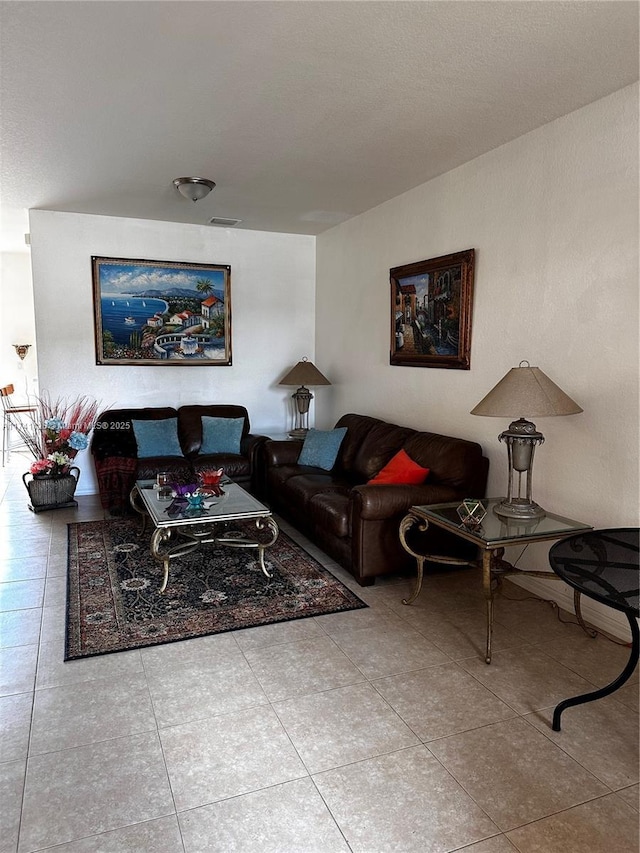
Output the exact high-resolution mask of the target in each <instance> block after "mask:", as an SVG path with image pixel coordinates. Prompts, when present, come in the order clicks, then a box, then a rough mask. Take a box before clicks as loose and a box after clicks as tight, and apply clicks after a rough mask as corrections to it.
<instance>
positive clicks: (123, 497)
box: [91, 405, 267, 515]
mask: <svg viewBox="0 0 640 853" xmlns="http://www.w3.org/2000/svg"><path fill="white" fill-rule="evenodd" d="M203 416H207V417H214V418H243V419H244V425H243V428H242V438H241V442H240V453H239V454H235V453H234V454H231V453H225V454H220V453H218V454H213V455H202V454H201V453H200V449H201V446H202V417H203ZM164 418H177V419H178V440H179V442H180V448H181V450H182V454H181V455H180V456H177V455H175V456H154V457H149V458H143V459H139V458H138V452H137V443H136V438H135V434H134V431H133V427H132V424H131V421H132V420H162V419H164ZM265 441H267V437H266V436H264V435H252V434H251V432H250V423H249V414H248V412H247V410H246V408H245V407H244V406H235V405H211V406H181V407H180V408H179V409H174V408H170V407H163V408H142V409H135V408H130V409H109V410H108V411H105V412H103V413H102V414H101V415H100V417H99V418H98V421H97V423H96V426H95V428H94V431H93V436H92V439H91V454H92V456H93V461H94V464H95V469H96V474H97V478H98V490H99V492H100V499H101V503H102V506H103V508H104V509H107V510H110V511H111V512H112V513H113V514H114V515H117V514H121V513H123V512H128V511H129V493H130V492H131V489H132V488H133V485H134V483H135V481H136V480H138V479H153V478H154V477H155V476H156V474H158V473H159V472H160V471H167V472H168V473H169V475H170V477H171V480H172V482H176V483H181V484H185V485H186V484H187V483H190V482H194V481H195V480H196V478H197V475H198V472H199V471H203V470H209V469H217V468H224V471H225V474H227V475H228V476H229V477H231V479H232V480H234V481H235V482H236V483H239V485H241V486H242V487H243V488H245V489H247V490H248V491H255V490H256V488H255V487H256V481H257V473H258V459H259V456H258V454H259V448H260V446H261V445H262V444H263V443H264V442H265Z"/></svg>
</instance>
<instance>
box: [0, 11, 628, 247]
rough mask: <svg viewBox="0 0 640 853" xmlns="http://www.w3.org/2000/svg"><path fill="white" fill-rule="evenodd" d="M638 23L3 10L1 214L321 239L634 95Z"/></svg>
mask: <svg viewBox="0 0 640 853" xmlns="http://www.w3.org/2000/svg"><path fill="white" fill-rule="evenodd" d="M638 8H639V7H638V3H637V2H616V0H613V2H610V1H609V0H605V2H578V0H571V2H544V0H540V1H539V2H538V0H534V2H505V1H504V0H498V2H479V1H478V2H476V0H474V2H457V0H456V2H402V0H399V2H367V0H363V2H346V0H343V1H342V2H340V0H338V2H316V0H300V2H271V0H260V2H251V0H249V2H239V0H234V2H216V1H215V0H205V2H171V1H170V0H169V1H168V2H154V0H150V2H39V3H34V2H7V3H3V4H2V11H1V15H2V19H1V24H2V33H1V48H2V52H1V54H0V62H1V72H2V74H1V83H0V87H1V88H0V93H1V102H0V105H1V110H2V111H1V114H0V121H1V128H0V129H1V131H2V133H1V136H2V148H1V152H2V161H1V171H0V181H1V183H0V190H1V193H2V196H1V201H2V204H3V206H5V207H6V208H9V209H12V208H13V209H20V208H43V209H50V210H62V211H76V212H81V213H97V214H106V215H111V216H121V217H136V218H143V219H158V220H168V221H174V222H190V223H198V224H205V223H207V222H208V220H209V219H210V218H211V217H213V216H219V217H232V218H236V219H241V220H242V224H241V225H240V226H239V227H241V228H251V229H258V230H260V229H263V230H268V231H285V232H293V233H301V234H318V233H320V232H321V231H323V230H324V229H326V228H328V227H331V226H332V225H334V224H336V223H337V222H341V221H344V220H346V219H348V218H349V217H351V216H354V215H355V214H358V213H360V212H362V211H364V210H367V209H369V208H371V207H373V206H375V205H377V204H380V203H381V202H383V201H385V200H387V199H389V198H392V197H393V196H396V195H398V194H399V193H402V192H404V191H405V190H408V189H410V188H411V187H414V186H417V185H418V184H420V183H423V182H424V181H427V180H429V179H430V178H433V177H434V176H436V175H439V174H442V173H443V172H446V171H448V170H449V169H452V168H454V167H455V166H458V165H460V164H462V163H465V162H467V161H469V160H471V159H473V158H474V157H477V156H478V155H480V154H482V153H484V152H486V151H489V150H491V149H493V148H495V147H497V146H499V145H501V144H503V143H505V142H507V141H509V140H511V139H514V138H515V137H518V136H520V135H522V134H524V133H527V132H528V131H530V130H532V129H534V128H536V127H539V126H540V125H542V124H545V123H546V122H549V121H552V120H553V119H555V118H557V117H559V116H561V115H564V114H566V113H568V112H571V111H572V110H575V109H577V108H579V107H581V106H583V105H585V104H587V103H590V102H592V101H594V100H597V99H598V98H601V97H603V96H605V95H607V94H609V93H611V92H613V91H615V90H617V89H619V88H621V87H623V86H626V85H628V84H630V83H632V82H634V81H635V80H637V79H638ZM182 175H200V176H203V177H207V178H211V179H212V180H214V181H216V182H217V187H216V189H215V190H214V191H213V192H212V193H211V194H210V195H209V196H208V198H206V199H205V200H203V201H200V202H198V203H196V204H194V203H193V202H190V201H188V200H186V199H184V198H182V196H180V195H179V194H178V193H177V192H176V190H175V189H174V187H173V186H172V180H173V178H176V177H179V176H182ZM5 221H6V222H7V223H8V219H5Z"/></svg>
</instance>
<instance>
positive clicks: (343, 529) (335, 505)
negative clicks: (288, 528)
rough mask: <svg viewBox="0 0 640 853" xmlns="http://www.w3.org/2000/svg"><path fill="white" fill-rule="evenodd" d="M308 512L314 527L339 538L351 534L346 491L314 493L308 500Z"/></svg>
mask: <svg viewBox="0 0 640 853" xmlns="http://www.w3.org/2000/svg"><path fill="white" fill-rule="evenodd" d="M309 512H310V513H311V515H312V517H313V524H314V527H316V528H320V529H321V530H323V531H324V532H325V533H330V534H331V535H332V536H337V537H338V538H339V539H344V538H345V537H347V536H350V535H351V529H350V521H351V513H350V512H349V493H348V492H346V491H344V492H341V491H335V492H320V493H319V494H317V495H314V496H313V497H312V498H311V500H310V501H309Z"/></svg>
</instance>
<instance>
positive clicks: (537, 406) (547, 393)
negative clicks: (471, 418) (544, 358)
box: [471, 366, 583, 418]
mask: <svg viewBox="0 0 640 853" xmlns="http://www.w3.org/2000/svg"><path fill="white" fill-rule="evenodd" d="M582 411H583V410H582V409H581V408H580V406H579V405H578V404H577V403H576V402H575V400H572V399H571V397H569V396H568V395H567V394H565V393H564V391H563V390H562V389H561V388H558V386H557V385H556V384H555V382H552V381H551V379H549V377H548V376H547V375H546V374H545V373H543V372H542V371H541V370H540V368H539V367H529V366H526V367H512V368H511V370H510V371H509V372H508V373H507V375H506V376H505V377H503V378H502V379H501V380H500V382H498V384H497V385H496V386H495V388H493V389H492V390H491V391H489V393H488V394H487V396H486V397H484V398H483V399H482V400H480V402H479V403H478V405H477V406H476V407H475V408H474V409H472V410H471V414H472V415H484V416H485V417H489V418H513V417H515V416H516V415H519V416H523V415H526V416H527V417H530V418H545V417H551V416H553V415H577V414H579V413H580V412H582Z"/></svg>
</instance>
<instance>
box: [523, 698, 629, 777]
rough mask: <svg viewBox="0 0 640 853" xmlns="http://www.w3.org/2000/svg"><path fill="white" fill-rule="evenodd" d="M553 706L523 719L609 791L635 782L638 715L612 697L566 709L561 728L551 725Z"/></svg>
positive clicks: (561, 720)
mask: <svg viewBox="0 0 640 853" xmlns="http://www.w3.org/2000/svg"><path fill="white" fill-rule="evenodd" d="M552 717H553V708H548V709H546V710H544V711H539V712H537V713H535V714H528V715H527V716H526V717H525V719H526V720H528V721H529V722H530V723H531V724H532V725H534V726H535V727H536V728H537V729H539V730H540V731H541V732H542V733H543V734H545V735H546V736H547V737H548V738H549V739H550V740H552V741H553V742H554V743H556V744H557V745H558V746H559V747H560V748H561V749H563V750H564V751H565V752H566V753H567V754H568V755H570V756H571V757H572V758H575V760H576V761H578V762H579V763H580V764H582V766H583V767H586V769H587V770H589V771H590V772H591V773H593V775H594V776H597V777H598V779H600V780H601V781H602V782H604V783H605V785H608V786H609V787H610V788H612V789H613V790H615V789H617V788H626V787H627V786H628V785H632V784H634V783H635V782H638V779H639V778H640V773H639V766H638V765H639V757H638V746H639V744H638V715H637V714H636V713H635V712H634V711H632V710H631V709H630V708H625V706H624V705H621V704H620V703H619V702H615V701H614V700H613V697H610V696H609V697H606V698H604V699H598V700H597V701H595V702H587V703H585V704H584V705H576V706H574V707H572V708H567V709H566V710H565V711H563V713H562V717H561V719H560V725H561V726H562V730H561V731H559V732H554V731H553V729H552V728H551V721H552Z"/></svg>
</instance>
